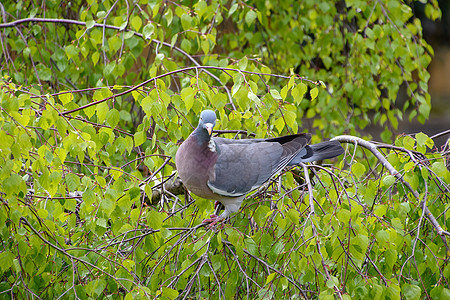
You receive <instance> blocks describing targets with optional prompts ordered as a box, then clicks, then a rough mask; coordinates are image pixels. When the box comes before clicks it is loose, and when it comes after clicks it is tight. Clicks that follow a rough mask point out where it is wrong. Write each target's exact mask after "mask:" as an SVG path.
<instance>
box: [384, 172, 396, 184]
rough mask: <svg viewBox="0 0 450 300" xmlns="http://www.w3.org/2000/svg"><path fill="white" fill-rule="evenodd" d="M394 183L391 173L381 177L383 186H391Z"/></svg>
mask: <svg viewBox="0 0 450 300" xmlns="http://www.w3.org/2000/svg"><path fill="white" fill-rule="evenodd" d="M394 183H395V177H394V176H392V175H386V176H384V177H383V185H384V186H391V185H393V184H394Z"/></svg>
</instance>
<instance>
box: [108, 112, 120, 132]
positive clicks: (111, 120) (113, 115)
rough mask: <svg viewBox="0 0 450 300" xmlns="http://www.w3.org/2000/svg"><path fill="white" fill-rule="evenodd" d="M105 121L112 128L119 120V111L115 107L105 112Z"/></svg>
mask: <svg viewBox="0 0 450 300" xmlns="http://www.w3.org/2000/svg"><path fill="white" fill-rule="evenodd" d="M106 121H108V124H109V125H110V126H111V127H112V128H114V127H116V125H117V124H118V123H119V121H120V113H119V111H118V110H117V109H115V108H113V109H111V110H110V111H108V113H107V114H106Z"/></svg>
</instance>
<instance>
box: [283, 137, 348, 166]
mask: <svg viewBox="0 0 450 300" xmlns="http://www.w3.org/2000/svg"><path fill="white" fill-rule="evenodd" d="M342 153H344V148H342V147H341V144H340V143H339V142H338V141H327V142H322V143H319V144H314V145H308V146H306V147H305V148H303V149H302V151H300V153H299V154H297V156H296V157H295V158H294V159H293V160H292V161H291V162H290V163H289V165H290V166H292V165H297V164H299V163H306V162H313V161H319V160H324V159H328V158H333V157H336V156H339V155H341V154H342Z"/></svg>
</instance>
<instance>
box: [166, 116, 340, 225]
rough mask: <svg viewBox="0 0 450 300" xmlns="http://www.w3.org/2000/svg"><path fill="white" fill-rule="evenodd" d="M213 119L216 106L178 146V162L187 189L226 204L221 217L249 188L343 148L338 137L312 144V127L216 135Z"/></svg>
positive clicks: (230, 209)
mask: <svg viewBox="0 0 450 300" xmlns="http://www.w3.org/2000/svg"><path fill="white" fill-rule="evenodd" d="M215 122H216V114H215V113H214V112H213V111H211V110H205V111H203V112H202V113H201V115H200V120H199V124H198V126H197V128H196V129H195V130H194V131H193V132H192V134H191V135H190V136H189V137H188V138H187V139H186V140H185V141H184V143H183V144H182V145H181V146H180V148H179V149H178V152H177V154H176V158H175V162H176V165H177V169H178V174H179V176H180V178H181V180H182V181H183V183H184V185H185V186H186V188H187V189H188V190H189V191H191V192H192V193H194V194H196V195H197V196H200V197H202V198H206V199H211V200H216V201H219V202H221V203H222V204H223V205H224V207H225V211H224V212H223V213H222V214H221V215H220V217H216V216H215V217H216V218H217V219H222V218H225V217H227V216H229V215H230V214H231V213H233V212H237V211H238V210H239V207H240V206H241V204H242V201H243V199H244V197H245V195H246V194H248V193H250V192H251V191H253V190H255V189H257V188H259V187H260V186H262V185H263V184H264V183H266V182H267V181H268V180H269V179H270V178H272V177H273V176H274V175H276V174H277V173H279V172H280V171H281V170H283V168H285V167H286V166H293V165H297V164H299V163H304V162H311V161H317V160H323V159H327V158H333V157H335V156H338V155H341V154H342V153H343V152H344V149H343V148H342V147H341V146H340V144H339V142H333V141H328V142H322V143H319V144H315V145H308V143H309V141H310V140H311V134H309V133H299V134H294V135H288V136H282V137H277V138H270V139H240V140H234V139H225V138H220V137H212V136H211V135H212V129H213V127H214V125H215ZM212 220H213V219H211V220H209V221H212ZM214 222H217V220H216V219H214Z"/></svg>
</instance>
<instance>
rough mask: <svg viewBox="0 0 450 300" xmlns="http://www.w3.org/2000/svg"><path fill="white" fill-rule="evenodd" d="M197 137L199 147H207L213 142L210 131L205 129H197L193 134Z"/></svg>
mask: <svg viewBox="0 0 450 300" xmlns="http://www.w3.org/2000/svg"><path fill="white" fill-rule="evenodd" d="M192 135H194V136H195V137H196V140H197V143H198V144H199V145H205V144H207V143H209V141H210V140H211V136H210V135H209V134H208V131H206V130H205V129H203V128H199V127H197V128H195V130H194V132H193V133H192Z"/></svg>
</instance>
